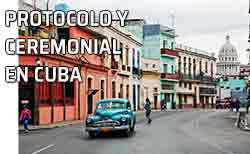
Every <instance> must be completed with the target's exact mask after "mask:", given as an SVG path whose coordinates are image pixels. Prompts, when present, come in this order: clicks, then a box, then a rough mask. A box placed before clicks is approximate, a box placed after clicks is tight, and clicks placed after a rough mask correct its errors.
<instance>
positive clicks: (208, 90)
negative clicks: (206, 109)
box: [200, 87, 217, 95]
mask: <svg viewBox="0 0 250 154" xmlns="http://www.w3.org/2000/svg"><path fill="white" fill-rule="evenodd" d="M200 94H208V95H215V94H217V90H216V89H215V88H203V87H201V88H200Z"/></svg>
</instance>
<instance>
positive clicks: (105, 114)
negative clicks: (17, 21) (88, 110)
mask: <svg viewBox="0 0 250 154" xmlns="http://www.w3.org/2000/svg"><path fill="white" fill-rule="evenodd" d="M125 111H127V109H107V110H103V109H98V110H96V114H95V115H96V116H99V117H100V118H110V119H112V118H114V117H117V116H118V115H122V114H123V112H125Z"/></svg>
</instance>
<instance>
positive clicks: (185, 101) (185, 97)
mask: <svg viewBox="0 0 250 154" xmlns="http://www.w3.org/2000/svg"><path fill="white" fill-rule="evenodd" d="M184 103H185V104H187V95H184Z"/></svg>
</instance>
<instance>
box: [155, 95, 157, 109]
mask: <svg viewBox="0 0 250 154" xmlns="http://www.w3.org/2000/svg"><path fill="white" fill-rule="evenodd" d="M157 102H158V97H157V95H156V96H154V108H155V109H157Z"/></svg>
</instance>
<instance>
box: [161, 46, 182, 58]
mask: <svg viewBox="0 0 250 154" xmlns="http://www.w3.org/2000/svg"><path fill="white" fill-rule="evenodd" d="M161 55H162V56H173V57H178V52H177V51H175V50H172V49H168V48H162V49H161Z"/></svg>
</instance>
